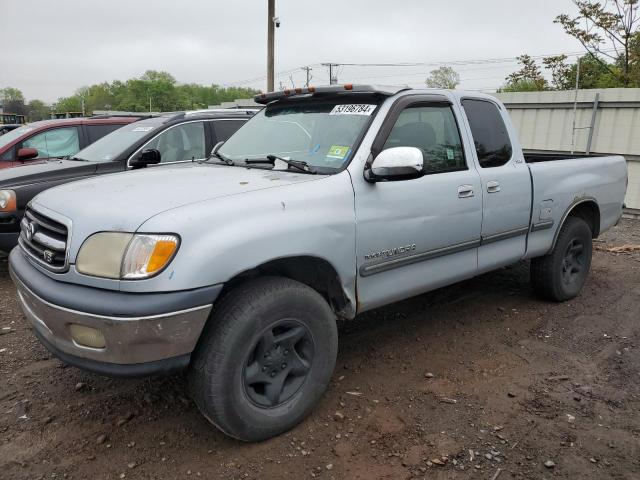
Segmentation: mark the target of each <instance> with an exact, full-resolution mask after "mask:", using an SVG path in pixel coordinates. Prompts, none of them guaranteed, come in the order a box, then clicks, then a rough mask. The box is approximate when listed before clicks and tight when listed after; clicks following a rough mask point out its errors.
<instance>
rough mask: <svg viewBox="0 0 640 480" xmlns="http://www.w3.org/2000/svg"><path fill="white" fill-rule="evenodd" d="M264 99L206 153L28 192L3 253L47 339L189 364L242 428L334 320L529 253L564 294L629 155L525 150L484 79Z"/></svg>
mask: <svg viewBox="0 0 640 480" xmlns="http://www.w3.org/2000/svg"><path fill="white" fill-rule="evenodd" d="M256 101H258V102H259V103H262V104H264V105H266V107H265V108H264V109H263V110H261V111H260V112H259V113H258V114H257V115H255V117H253V118H252V119H251V120H249V121H248V122H247V123H246V124H245V125H244V126H242V127H241V128H240V129H239V130H238V131H237V132H236V133H235V134H234V135H232V136H231V137H230V138H229V139H228V140H227V141H226V142H225V143H224V144H222V145H220V144H218V145H216V146H215V147H214V148H213V149H212V151H211V155H210V156H209V157H208V158H207V159H205V160H204V161H201V162H192V163H188V164H182V165H175V166H167V167H163V168H148V169H141V170H138V171H136V172H129V173H126V174H113V175H106V176H103V177H100V178H93V179H87V180H82V181H79V182H75V183H70V184H67V185H62V186H58V187H55V188H52V189H49V190H47V191H45V192H43V193H41V194H39V195H38V196H37V197H36V198H34V199H33V201H31V202H30V204H29V206H28V208H27V210H26V213H25V216H24V219H23V221H22V226H21V227H22V230H21V234H20V239H19V246H18V247H16V248H15V249H13V251H12V252H11V255H10V272H11V275H12V278H13V280H14V282H15V285H16V287H17V291H18V298H19V302H20V304H21V306H22V309H23V310H24V313H25V316H26V318H27V319H28V321H29V322H30V323H31V325H32V326H33V331H34V333H35V335H36V336H37V337H38V338H39V339H40V341H41V342H42V343H43V344H44V345H45V346H46V347H47V348H48V349H49V350H50V351H51V352H52V353H53V354H54V355H56V356H57V357H59V358H60V359H61V360H62V361H63V362H65V363H67V364H69V365H73V366H77V367H79V368H82V369H85V370H89V371H93V372H97V373H99V374H104V375H110V376H146V375H152V374H160V373H167V372H171V371H176V370H186V373H187V377H188V385H189V389H190V392H191V396H192V398H193V399H194V401H195V403H196V404H197V406H198V408H199V409H200V411H201V412H202V413H203V414H204V416H205V417H206V418H207V419H208V420H209V421H210V422H211V423H212V424H213V425H215V426H217V427H218V428H219V429H220V430H222V431H223V432H224V433H226V434H228V435H230V436H232V437H235V438H237V439H240V440H244V441H259V440H263V439H267V438H269V437H272V436H275V435H278V434H280V433H282V432H285V431H287V430H289V429H291V428H292V427H293V426H295V425H296V424H297V423H298V422H300V421H301V420H302V419H303V418H304V417H305V416H306V415H308V414H309V412H310V411H311V409H312V408H313V406H314V404H316V402H317V401H318V400H319V398H320V397H321V396H322V394H323V392H324V391H325V389H326V388H327V385H328V384H329V381H330V379H331V376H332V373H333V370H334V366H335V362H336V355H337V350H338V334H337V328H336V326H337V325H336V323H337V321H338V320H341V319H352V318H354V317H355V316H356V315H358V314H360V313H362V312H365V311H367V310H371V309H374V308H376V307H380V306H381V305H386V304H390V303H392V302H397V301H399V300H402V299H404V298H407V297H411V296H415V295H419V294H421V293H423V292H427V291H429V290H433V289H436V288H439V287H442V286H445V285H449V284H452V283H455V282H459V281H461V280H464V279H468V278H470V277H474V276H476V275H480V274H482V273H484V272H488V271H490V270H495V269H497V268H500V267H503V266H506V265H510V264H513V263H515V262H519V261H521V260H523V259H530V263H531V282H532V284H533V290H534V291H535V292H536V293H537V294H539V295H540V296H541V297H543V298H545V299H547V300H549V301H565V300H568V299H572V298H574V297H576V296H578V295H579V294H580V291H581V289H582V287H583V285H584V283H585V280H586V279H587V275H588V272H589V268H590V264H591V254H592V240H593V239H594V238H596V237H598V235H600V234H601V233H602V232H604V231H605V230H607V229H609V228H611V227H612V226H614V225H615V224H616V223H617V222H618V221H619V219H620V217H621V215H622V206H623V198H624V195H625V190H626V184H627V168H626V163H625V160H624V159H623V158H622V157H619V156H587V157H582V158H578V157H570V156H566V157H562V156H553V155H525V154H524V153H523V151H522V149H521V147H520V144H519V143H518V139H517V136H516V134H515V131H514V128H513V126H512V124H511V122H510V119H509V116H508V114H507V112H506V110H505V107H504V106H503V105H502V104H501V103H500V102H499V101H498V100H496V99H495V98H493V97H491V96H488V95H484V94H479V93H465V92H459V91H440V90H412V89H409V88H401V87H398V88H391V87H373V86H366V85H349V84H347V85H341V86H336V85H332V86H327V87H317V88H314V87H309V88H298V89H295V90H284V91H282V92H277V93H267V94H261V95H259V96H258V97H256Z"/></svg>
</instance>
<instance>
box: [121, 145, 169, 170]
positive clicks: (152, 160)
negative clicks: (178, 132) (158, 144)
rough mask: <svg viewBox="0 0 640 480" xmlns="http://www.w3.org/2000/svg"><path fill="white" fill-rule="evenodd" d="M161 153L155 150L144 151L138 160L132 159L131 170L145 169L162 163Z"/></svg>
mask: <svg viewBox="0 0 640 480" xmlns="http://www.w3.org/2000/svg"><path fill="white" fill-rule="evenodd" d="M160 159H161V155H160V151H159V150H156V149H155V148H149V149H147V150H143V151H142V153H140V155H138V156H137V157H136V158H132V159H131V162H129V166H130V167H131V168H145V167H146V166H147V165H156V164H158V163H160Z"/></svg>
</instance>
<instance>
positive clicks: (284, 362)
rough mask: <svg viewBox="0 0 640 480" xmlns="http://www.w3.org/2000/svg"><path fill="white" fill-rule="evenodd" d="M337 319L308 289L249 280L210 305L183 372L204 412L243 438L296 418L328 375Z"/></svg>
mask: <svg viewBox="0 0 640 480" xmlns="http://www.w3.org/2000/svg"><path fill="white" fill-rule="evenodd" d="M337 351H338V332H337V326H336V318H335V315H334V313H333V311H332V310H331V308H330V307H329V305H328V304H327V302H326V301H325V300H324V298H323V297H322V296H321V295H320V294H319V293H317V292H316V291H315V290H313V289H311V288H309V287H307V286H306V285H304V284H302V283H299V282H296V281H294V280H290V279H287V278H279V277H265V278H258V279H254V280H250V281H248V282H247V283H244V284H242V285H240V286H239V287H237V288H235V289H234V290H232V291H230V292H229V293H228V294H227V295H225V296H224V297H223V298H222V299H221V300H220V301H219V302H218V303H217V304H216V306H215V309H214V313H213V315H212V317H211V318H210V319H209V322H208V324H207V328H206V330H205V332H204V333H203V337H202V338H201V340H200V343H199V345H198V347H197V348H196V351H195V352H194V358H193V361H192V364H191V367H190V371H189V387H190V390H191V395H192V397H193V399H194V401H195V403H196V404H197V406H198V408H199V409H200V411H201V412H202V413H203V414H204V416H205V417H206V418H207V419H208V420H209V421H210V422H211V423H213V424H214V425H215V426H217V427H218V428H219V429H220V430H222V431H223V432H224V433H226V434H227V435H229V436H231V437H234V438H237V439H239V440H243V441H260V440H265V439H267V438H270V437H273V436H275V435H278V434H280V433H283V432H286V431H287V430H289V429H291V428H292V427H294V426H295V425H296V424H298V423H299V422H300V421H301V420H302V419H303V418H305V417H306V416H307V415H308V413H309V412H310V411H311V409H312V408H313V407H314V405H315V404H316V402H317V401H318V400H319V399H320V397H321V396H322V394H323V392H324V391H325V390H326V388H327V385H328V384H329V381H330V379H331V375H332V373H333V369H334V367H335V362H336V356H337Z"/></svg>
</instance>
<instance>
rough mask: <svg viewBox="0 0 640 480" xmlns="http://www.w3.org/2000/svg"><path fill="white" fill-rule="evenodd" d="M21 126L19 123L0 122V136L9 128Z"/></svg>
mask: <svg viewBox="0 0 640 480" xmlns="http://www.w3.org/2000/svg"><path fill="white" fill-rule="evenodd" d="M22 126H23V125H22V124H20V123H7V124H0V137H1V136H2V135H4V134H5V133H9V132H10V131H11V130H15V129H16V128H20V127H22Z"/></svg>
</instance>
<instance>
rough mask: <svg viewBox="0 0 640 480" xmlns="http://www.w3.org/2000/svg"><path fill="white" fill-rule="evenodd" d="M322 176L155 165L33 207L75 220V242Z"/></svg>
mask: <svg viewBox="0 0 640 480" xmlns="http://www.w3.org/2000/svg"><path fill="white" fill-rule="evenodd" d="M318 178H323V177H321V176H318V175H316V176H314V175H307V174H304V173H294V172H291V171H286V172H285V171H272V170H265V169H257V168H251V169H248V168H244V167H232V166H225V165H215V164H213V165H212V164H197V163H188V164H182V165H179V166H171V167H169V166H158V167H150V168H146V169H143V170H138V171H134V172H131V171H129V172H123V173H117V174H113V175H105V176H101V177H96V178H90V179H87V180H81V181H78V182H73V183H69V184H66V185H61V186H59V187H55V188H51V189H49V190H46V191H44V192H43V193H41V194H39V195H38V196H37V197H36V198H35V199H34V200H33V202H32V203H33V205H34V207H35V208H36V209H37V208H38V206H42V207H44V208H45V210H46V209H49V210H53V211H54V212H57V213H58V214H60V215H62V216H64V217H66V218H68V219H70V220H71V221H72V222H73V228H74V233H75V234H76V235H75V236H76V238H78V237H79V238H82V237H85V236H86V235H90V234H91V233H94V232H96V231H101V230H109V231H127V232H134V231H136V230H137V229H138V227H139V226H140V225H142V224H143V223H144V222H145V221H146V220H148V219H149V218H151V217H153V216H155V215H158V214H159V213H162V212H166V211H168V210H172V209H174V208H179V207H184V206H186V205H189V204H192V203H197V202H203V201H207V200H212V199H215V198H219V197H226V196H229V195H239V194H247V193H249V192H252V191H255V190H262V189H266V188H277V187H283V186H286V185H291V184H295V183H300V182H308V181H311V180H314V179H318Z"/></svg>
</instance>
